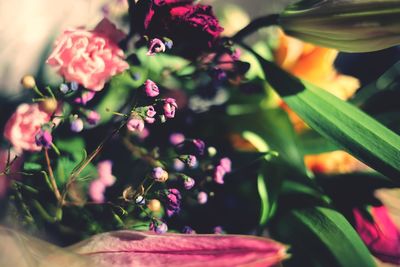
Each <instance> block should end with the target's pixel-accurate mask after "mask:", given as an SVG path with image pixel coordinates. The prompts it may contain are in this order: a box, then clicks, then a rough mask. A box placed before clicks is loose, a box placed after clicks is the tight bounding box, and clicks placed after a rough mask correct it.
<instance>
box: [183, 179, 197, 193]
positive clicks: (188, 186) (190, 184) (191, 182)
mask: <svg viewBox="0 0 400 267" xmlns="http://www.w3.org/2000/svg"><path fill="white" fill-rule="evenodd" d="M195 183H196V182H195V181H194V179H193V178H190V177H187V178H186V179H185V181H184V182H183V186H184V187H185V189H186V190H190V189H192V188H193V186H194V185H195Z"/></svg>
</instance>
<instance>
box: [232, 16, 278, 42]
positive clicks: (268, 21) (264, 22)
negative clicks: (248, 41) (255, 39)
mask: <svg viewBox="0 0 400 267" xmlns="http://www.w3.org/2000/svg"><path fill="white" fill-rule="evenodd" d="M278 18H279V15H278V14H272V15H267V16H264V17H259V18H256V19H254V20H253V21H251V22H250V23H249V24H248V25H247V26H246V27H244V28H243V29H241V30H240V31H238V32H237V33H236V34H235V35H234V36H233V37H232V38H231V40H232V41H234V42H237V41H241V40H242V39H243V38H245V37H246V36H247V35H250V34H252V33H253V32H255V31H257V30H259V29H260V28H263V27H268V26H272V25H277V24H278Z"/></svg>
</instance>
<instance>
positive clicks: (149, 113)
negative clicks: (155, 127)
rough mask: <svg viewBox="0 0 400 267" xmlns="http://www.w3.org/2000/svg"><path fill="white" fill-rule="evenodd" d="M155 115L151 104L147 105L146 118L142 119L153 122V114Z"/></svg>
mask: <svg viewBox="0 0 400 267" xmlns="http://www.w3.org/2000/svg"><path fill="white" fill-rule="evenodd" d="M155 115H156V111H155V110H154V107H153V106H148V107H147V111H146V116H147V117H146V118H145V119H144V120H145V121H146V122H147V123H154V122H155V121H156V119H155V118H154V116H155Z"/></svg>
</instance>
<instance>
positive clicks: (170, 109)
mask: <svg viewBox="0 0 400 267" xmlns="http://www.w3.org/2000/svg"><path fill="white" fill-rule="evenodd" d="M177 108H178V105H177V104H176V100H175V99H173V98H167V99H165V100H164V115H165V117H167V118H169V119H172V118H173V117H175V110H176V109H177Z"/></svg>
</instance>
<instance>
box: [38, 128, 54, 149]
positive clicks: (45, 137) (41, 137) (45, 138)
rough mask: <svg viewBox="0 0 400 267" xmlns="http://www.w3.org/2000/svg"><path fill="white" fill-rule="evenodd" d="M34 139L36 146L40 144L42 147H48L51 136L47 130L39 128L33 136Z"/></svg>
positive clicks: (50, 142) (51, 140) (51, 141)
mask: <svg viewBox="0 0 400 267" xmlns="http://www.w3.org/2000/svg"><path fill="white" fill-rule="evenodd" d="M35 141H36V145H37V146H42V147H44V148H50V147H51V144H52V143H53V136H51V133H50V132H49V131H47V130H43V129H42V130H40V132H39V133H37V134H36V136H35Z"/></svg>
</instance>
